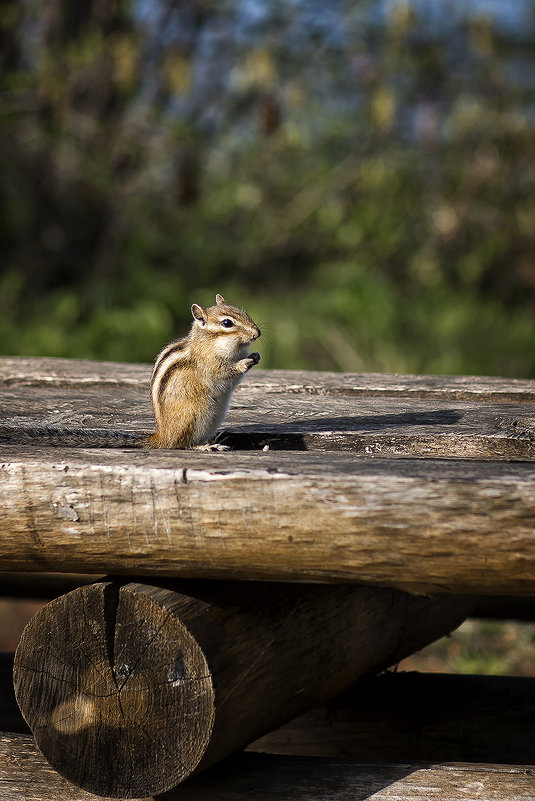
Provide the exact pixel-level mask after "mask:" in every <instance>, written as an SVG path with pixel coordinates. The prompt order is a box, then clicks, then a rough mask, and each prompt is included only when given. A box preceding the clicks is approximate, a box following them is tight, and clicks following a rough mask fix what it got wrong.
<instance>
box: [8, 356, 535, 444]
mask: <svg viewBox="0 0 535 801" xmlns="http://www.w3.org/2000/svg"><path fill="white" fill-rule="evenodd" d="M149 372H150V368H149V367H148V366H147V365H124V364H114V363H102V362H84V361H69V360H58V359H44V360H6V359H4V360H2V359H0V402H1V404H2V420H1V421H0V440H2V441H4V442H13V443H22V444H23V443H24V442H31V443H35V444H39V443H41V444H46V443H51V444H54V445H64V446H72V445H83V444H85V445H87V446H89V447H143V446H144V444H145V443H146V439H147V437H148V436H149V434H150V433H152V431H153V420H152V413H151V408H150V402H149V392H148V376H149ZM534 386H535V382H533V381H514V380H511V381H508V380H506V379H494V378H479V379H475V378H471V377H467V378H465V377H452V378H446V377H433V376H421V377H419V376H381V375H376V374H368V375H351V374H337V373H306V372H299V371H298V372H293V371H281V370H279V371H263V372H262V371H260V372H258V373H257V372H255V374H254V376H252V377H249V376H248V377H247V380H246V381H245V382H243V384H242V385H241V386H240V387H239V388H238V390H237V391H236V393H235V395H234V400H233V404H232V407H231V410H230V413H229V415H228V417H227V419H226V421H225V430H226V440H225V441H226V442H227V443H228V444H230V445H232V446H233V447H235V448H240V449H241V448H246V449H249V448H253V449H260V448H262V447H264V446H265V445H269V447H271V448H277V449H280V448H282V449H293V450H320V451H324V450H347V451H351V452H353V453H357V454H364V455H376V454H377V455H382V456H426V457H430V456H440V457H456V458H477V459H483V458H484V459H503V458H506V459H535V403H534V401H535V393H534V391H533V387H534Z"/></svg>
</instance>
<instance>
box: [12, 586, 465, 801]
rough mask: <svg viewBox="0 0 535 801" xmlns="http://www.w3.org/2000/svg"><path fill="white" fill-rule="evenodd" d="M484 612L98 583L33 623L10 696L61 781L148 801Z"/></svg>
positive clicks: (348, 589)
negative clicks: (469, 616)
mask: <svg viewBox="0 0 535 801" xmlns="http://www.w3.org/2000/svg"><path fill="white" fill-rule="evenodd" d="M473 603H474V602H473V600H470V599H467V598H445V599H442V600H439V601H433V600H431V599H429V598H422V597H415V596H410V595H407V594H405V593H399V592H396V591H393V590H386V589H379V588H371V587H370V588H366V587H362V586H353V585H342V586H320V587H318V586H311V585H291V584H270V583H259V584H255V583H249V584H245V585H244V584H243V582H209V581H206V582H191V581H189V582H188V581H179V582H171V583H167V584H164V585H163V586H156V585H147V584H139V583H132V582H128V583H126V584H120V583H119V582H108V581H106V582H98V583H97V584H94V585H92V586H90V587H81V588H79V589H77V590H74V591H72V592H71V593H69V594H68V595H64V596H62V597H61V598H58V599H56V600H54V601H52V602H51V603H49V604H48V605H47V606H45V607H43V608H42V609H41V610H40V611H39V612H37V614H36V615H34V617H33V618H32V620H31V621H30V622H29V623H28V625H27V626H26V628H25V630H24V633H23V635H22V638H21V641H20V644H19V647H18V648H17V652H16V655H15V664H14V670H13V677H14V687H15V692H16V696H17V701H18V704H19V707H20V709H21V711H22V713H23V715H24V718H25V720H26V722H27V723H28V725H29V726H30V728H31V730H32V732H33V733H34V736H35V738H36V742H37V744H38V746H39V748H40V749H41V751H42V752H43V754H44V755H45V757H46V758H47V759H48V761H49V762H50V764H51V765H53V766H54V768H56V770H58V772H59V773H61V774H62V775H63V776H64V777H65V778H67V779H68V780H70V781H72V782H74V783H75V784H76V785H78V786H80V787H82V788H83V789H85V790H88V791H91V792H94V793H97V794H99V795H111V796H127V797H134V796H139V795H151V794H154V793H158V792H163V791H165V790H168V789H170V788H171V787H174V786H175V785H177V784H178V783H179V782H181V781H183V780H184V779H185V778H187V777H188V776H189V775H190V774H191V773H192V772H193V771H199V770H202V769H203V768H206V767H207V766H209V765H211V764H213V763H214V762H216V761H218V760H220V759H222V758H223V757H225V756H228V755H229V754H230V753H232V752H233V751H236V750H237V749H240V748H242V747H243V746H245V745H246V744H247V743H249V742H251V741H252V740H254V739H255V738H257V737H258V736H260V735H261V734H265V733H266V732H268V731H270V730H271V729H273V728H275V727H276V726H278V725H280V724H281V723H282V722H283V721H286V720H288V719H290V718H292V717H294V716H295V715H297V714H299V713H300V712H302V711H304V710H307V709H310V708H311V707H313V706H316V705H318V704H319V703H321V702H323V701H325V700H327V699H329V698H332V697H333V696H335V695H336V694H338V693H339V692H340V691H342V690H343V689H346V688H347V687H348V686H349V685H350V684H351V683H353V682H354V681H355V680H356V679H358V678H360V677H361V676H363V675H373V674H375V672H376V671H377V670H380V669H382V668H384V667H386V666H387V665H390V664H392V663H395V662H397V661H399V659H401V658H403V657H404V656H406V655H408V654H410V653H412V652H413V651H414V650H416V649H418V648H420V647H422V646H423V645H424V644H426V643H427V642H430V641H432V640H434V639H436V638H438V637H440V636H442V635H444V634H445V633H447V632H449V631H451V629H452V628H454V627H456V626H457V625H458V624H459V623H460V622H461V621H462V620H463V619H464V617H465V616H466V615H467V614H468V613H469V611H470V609H471V607H472V606H473Z"/></svg>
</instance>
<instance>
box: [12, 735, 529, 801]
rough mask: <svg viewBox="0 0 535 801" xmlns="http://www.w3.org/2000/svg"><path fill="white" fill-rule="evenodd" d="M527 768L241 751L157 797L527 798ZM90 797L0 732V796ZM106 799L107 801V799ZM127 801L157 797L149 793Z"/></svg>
mask: <svg viewBox="0 0 535 801" xmlns="http://www.w3.org/2000/svg"><path fill="white" fill-rule="evenodd" d="M534 794H535V768H534V767H528V766H521V767H519V766H509V765H479V764H431V765H426V764H424V765H422V764H417V763H406V764H405V763H397V762H393V763H392V762H390V763H389V762H387V763H367V762H356V761H354V760H349V759H328V758H324V759H317V758H299V757H279V756H267V755H261V754H241V755H239V756H237V757H233V758H232V759H229V760H227V761H226V762H224V763H221V764H219V765H216V766H214V767H213V768H211V769H209V770H208V771H206V772H204V773H202V774H200V775H199V776H197V777H195V778H194V779H192V780H190V781H188V782H186V783H185V784H182V785H180V787H179V788H177V789H176V790H171V791H170V792H168V793H165V795H163V796H158V799H159V801H164V799H165V801H207V799H210V801H249V800H250V799H251V798H252V797H254V798H256V799H259V801H264V799H265V801H268V800H269V801H287V800H288V798H292V799H293V800H294V801H311V799H318V801H320V799H321V801H347V799H349V798H350V799H358V801H367V799H370V800H371V799H373V801H481V799H485V801H533V797H534ZM19 799H20V801H45V799H46V801H49V800H50V801H51V799H54V801H91V799H93V801H94V799H95V796H94V795H93V794H91V793H87V792H85V791H84V790H79V789H78V788H76V787H74V786H73V785H72V784H69V782H67V781H66V780H65V779H63V778H62V777H61V776H60V775H59V774H58V773H56V772H55V771H54V770H53V769H52V768H51V767H50V766H49V765H48V763H47V762H46V760H45V759H44V757H43V756H42V755H41V753H40V752H39V750H38V749H37V747H36V745H35V744H34V742H33V739H32V738H31V737H29V736H28V735H21V734H13V733H7V732H6V733H3V734H0V801H19ZM106 801H111V800H110V799H106ZM133 801H157V799H155V798H145V799H137V800H136V799H134V800H133Z"/></svg>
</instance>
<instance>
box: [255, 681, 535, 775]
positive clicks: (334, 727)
mask: <svg viewBox="0 0 535 801" xmlns="http://www.w3.org/2000/svg"><path fill="white" fill-rule="evenodd" d="M534 718H535V679H532V678H517V677H512V676H468V675H466V676H465V675H447V674H440V673H429V674H426V673H394V672H389V673H384V674H382V675H381V676H378V677H376V678H374V679H373V680H372V681H370V682H366V683H364V684H361V685H359V686H358V687H356V688H355V689H353V690H351V691H349V692H348V693H346V694H345V695H343V696H340V697H339V698H336V699H334V700H333V701H331V702H330V703H329V704H327V705H326V706H323V707H320V708H318V709H315V710H313V711H311V712H308V713H307V714H305V715H302V716H301V717H299V718H297V719H296V720H292V721H291V722H290V723H287V724H286V725H285V726H282V727H281V728H280V729H277V730H276V731H273V732H270V733H269V734H267V735H265V737H262V738H261V739H260V740H258V741H257V742H255V743H252V744H251V745H250V746H249V750H250V751H255V752H260V753H269V754H281V755H285V756H290V755H293V756H317V757H325V756H328V757H355V758H357V759H361V760H371V761H374V760H407V761H411V762H416V761H417V762H433V761H437V760H438V761H442V762H444V761H447V762H487V763H489V762H490V763H492V762H496V763H509V764H513V765H515V764H516V765H518V764H525V765H531V764H532V763H533V758H534V754H535V731H534V727H533V720H534Z"/></svg>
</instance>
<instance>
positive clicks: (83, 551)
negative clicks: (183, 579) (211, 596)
mask: <svg viewBox="0 0 535 801" xmlns="http://www.w3.org/2000/svg"><path fill="white" fill-rule="evenodd" d="M0 506H1V508H2V537H1V538H0V562H1V564H2V568H3V569H4V570H22V571H36V572H42V571H56V570H62V571H65V572H76V573H79V572H84V573H85V572H87V573H94V574H101V575H102V574H132V575H151V574H152V575H155V574H160V575H184V576H190V577H204V578H246V579H268V580H275V581H277V580H279V581H280V580H284V581H286V580H288V581H291V580H297V581H363V582H367V583H371V584H374V585H383V586H393V587H396V588H399V589H404V590H407V591H408V592H416V593H424V594H429V595H435V594H440V593H458V594H464V593H475V594H488V593H492V594H495V593H504V594H511V595H525V594H534V593H535V467H534V466H533V465H532V464H530V463H516V464H514V463H513V464H508V463H506V462H499V463H498V462H497V463H489V462H470V461H448V460H431V459H429V460H409V459H403V460H401V459H393V460H383V459H379V458H374V459H369V460H365V459H355V458H353V457H351V456H348V455H347V454H330V455H329V454H322V455H321V456H320V455H317V454H312V453H301V454H294V453H289V452H267V453H263V454H261V455H259V454H256V453H251V452H249V453H216V454H200V453H188V452H165V451H164V452H159V453H146V452H143V451H128V452H121V451H109V450H108V451H105V450H92V451H91V450H90V451H86V450H75V449H67V450H63V449H54V448H51V449H39V448H35V447H27V448H22V447H20V446H18V447H14V446H6V445H4V446H0Z"/></svg>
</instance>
